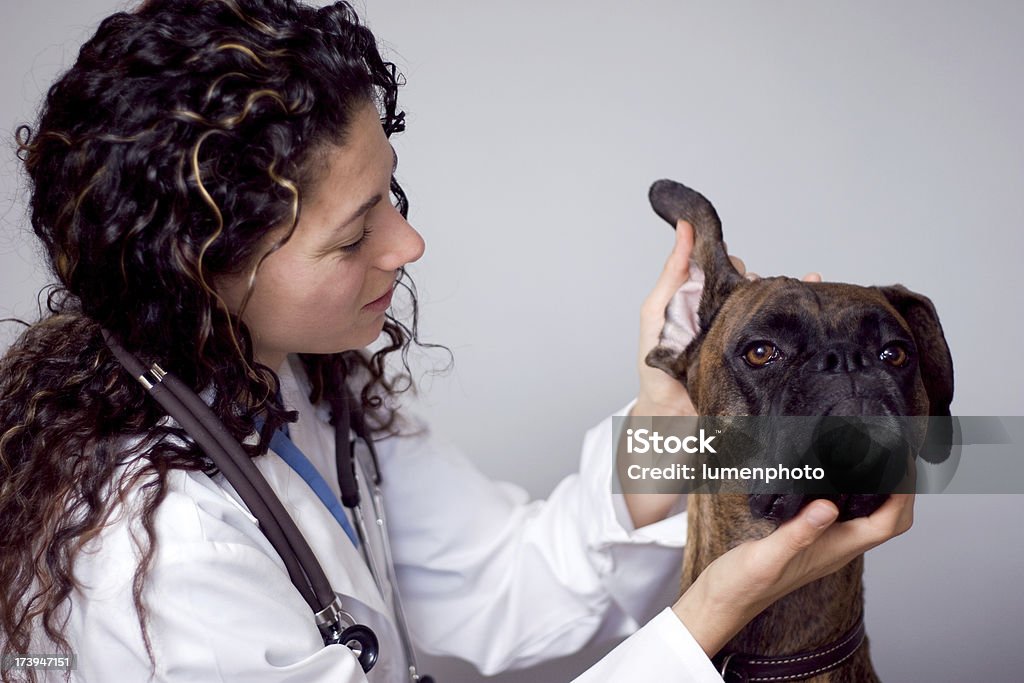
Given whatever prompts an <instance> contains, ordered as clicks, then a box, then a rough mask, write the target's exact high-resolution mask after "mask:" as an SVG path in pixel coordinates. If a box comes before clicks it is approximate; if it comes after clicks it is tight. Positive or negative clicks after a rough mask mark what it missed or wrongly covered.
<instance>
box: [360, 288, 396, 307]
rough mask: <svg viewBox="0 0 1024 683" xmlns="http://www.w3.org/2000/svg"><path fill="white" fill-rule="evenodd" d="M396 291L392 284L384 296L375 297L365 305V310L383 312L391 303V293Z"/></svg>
mask: <svg viewBox="0 0 1024 683" xmlns="http://www.w3.org/2000/svg"><path fill="white" fill-rule="evenodd" d="M394 292H395V286H394V285H392V286H391V287H389V288H388V291H386V292H384V294H383V296H381V297H380V298H377V299H374V300H373V301H371V302H370V303H368V304H366V305H365V306H363V310H365V311H373V312H374V313H383V312H384V311H386V310H388V306H390V305H391V295H392V294H394Z"/></svg>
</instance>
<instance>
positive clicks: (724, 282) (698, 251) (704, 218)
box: [645, 180, 744, 395]
mask: <svg viewBox="0 0 1024 683" xmlns="http://www.w3.org/2000/svg"><path fill="white" fill-rule="evenodd" d="M648 197H649V199H650V202H651V206H652V207H653V208H654V212H655V213H656V214H658V215H659V216H661V217H662V218H663V219H665V221H666V222H668V224H669V225H671V226H672V228H673V229H675V227H676V221H677V220H679V219H682V220H685V221H687V222H688V223H689V224H690V225H692V226H693V238H694V245H693V260H694V261H695V262H696V263H697V265H698V266H699V267H700V269H701V270H702V271H703V273H704V287H703V291H702V293H701V297H700V302H699V304H698V306H697V320H696V321H691V320H688V319H687V316H688V314H689V312H690V311H691V310H692V308H691V307H692V305H693V303H692V300H690V301H687V294H688V293H689V292H687V291H684V290H685V289H686V286H685V285H684V289H681V290H680V291H679V292H677V293H676V295H675V296H673V297H672V300H671V301H670V302H669V304H668V307H667V308H666V309H665V327H664V328H663V329H662V332H661V337H660V338H659V339H658V345H657V346H655V347H654V348H653V349H651V352H650V353H648V354H647V358H646V359H645V362H646V363H647V364H648V365H650V366H651V367H655V368H660V369H662V370H664V371H665V372H667V373H668V374H669V375H671V376H672V377H675V378H676V379H678V380H679V381H680V382H682V383H683V384H684V385H685V386H686V388H687V390H688V391H689V392H690V394H691V395H694V393H695V388H694V387H692V386H690V382H689V381H688V376H689V374H690V373H689V370H690V366H691V365H693V363H695V362H696V360H697V357H698V355H699V353H700V346H701V343H702V342H703V340H704V334H705V333H706V332H707V330H708V329H710V327H711V323H712V322H713V321H714V319H715V315H717V313H718V310H719V309H720V308H721V307H722V304H724V303H725V300H726V299H728V298H729V295H730V294H731V293H732V291H733V289H735V288H736V286H737V285H739V284H740V283H742V282H743V281H744V278H743V276H742V275H740V274H739V273H738V272H737V271H736V269H735V268H734V267H733V265H732V262H731V261H730V260H729V256H728V254H726V252H725V245H724V244H722V222H721V220H719V218H718V213H717V212H716V211H715V207H714V206H712V205H711V202H709V201H708V200H707V198H705V197H704V196H703V195H702V194H700V193H699V192H697V191H696V190H692V189H690V188H688V187H686V186H685V185H681V184H680V183H677V182H675V181H672V180H659V181H657V182H656V183H654V184H653V185H651V190H650V193H649V195H648ZM691 340H692V341H691Z"/></svg>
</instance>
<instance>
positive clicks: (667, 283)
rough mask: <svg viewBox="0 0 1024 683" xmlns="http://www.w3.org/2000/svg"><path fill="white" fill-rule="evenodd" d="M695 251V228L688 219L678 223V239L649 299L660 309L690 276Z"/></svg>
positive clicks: (663, 307) (662, 309) (661, 309)
mask: <svg viewBox="0 0 1024 683" xmlns="http://www.w3.org/2000/svg"><path fill="white" fill-rule="evenodd" d="M692 252H693V228H692V227H691V226H690V224H689V223H687V222H686V221H683V220H680V221H678V222H677V223H676V241H675V245H674V246H673V247H672V253H670V254H669V255H668V259H666V261H665V267H664V268H662V270H661V275H659V276H658V281H657V282H656V283H655V284H654V289H653V290H651V294H650V296H648V297H647V300H648V301H649V302H650V303H651V305H652V306H653V307H654V308H656V309H658V310H659V311H664V310H665V306H666V305H668V302H669V299H671V298H672V295H673V294H675V293H676V291H677V290H678V289H679V288H680V287H682V286H683V283H684V282H686V281H687V280H688V279H689V277H690V254H691V253H692Z"/></svg>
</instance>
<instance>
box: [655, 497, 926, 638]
mask: <svg viewBox="0 0 1024 683" xmlns="http://www.w3.org/2000/svg"><path fill="white" fill-rule="evenodd" d="M838 516H839V510H838V509H837V508H836V506H835V505H834V504H833V503H831V502H829V501H827V500H816V501H814V502H812V503H810V504H809V505H808V506H807V507H805V508H804V509H803V510H801V511H800V514H798V515H797V516H796V517H794V518H793V519H791V520H789V521H788V522H786V523H785V524H782V525H780V526H779V528H778V529H776V530H775V531H773V532H772V533H771V534H769V535H768V536H766V537H765V538H762V539H759V540H756V541H748V542H746V543H743V544H741V545H739V546H737V547H735V548H733V549H732V550H730V551H729V552H727V553H726V554H724V555H722V556H721V557H719V558H717V559H716V560H715V561H714V562H712V563H711V564H710V565H708V567H707V568H706V569H705V570H704V571H703V572H702V573H701V575H700V576H698V577H697V580H696V581H695V582H694V583H693V585H691V586H690V588H689V589H688V590H687V591H686V592H685V593H683V596H682V597H681V598H679V600H678V601H677V602H676V604H675V605H673V607H672V609H673V610H674V611H675V613H676V615H677V616H678V617H679V618H680V619H681V620H682V622H683V624H684V625H685V626H686V628H687V630H689V631H690V633H691V634H692V635H693V637H694V638H695V639H696V641H697V642H698V643H699V644H700V646H701V647H702V648H703V649H704V652H706V653H707V655H708V656H709V657H713V656H714V655H715V654H716V653H717V652H718V651H719V650H720V649H722V647H723V646H724V645H725V644H726V643H727V642H729V640H730V639H731V638H732V637H733V636H734V635H736V634H737V633H738V632H739V631H740V629H742V628H743V626H744V625H746V624H747V623H748V622H749V621H750V620H751V619H753V618H754V617H756V616H757V615H758V614H759V613H760V612H761V611H762V610H763V609H764V608H765V607H767V606H768V605H770V604H772V603H773V602H775V601H776V600H778V599H779V598H781V597H782V596H784V595H786V594H788V593H790V592H792V591H794V590H796V589H797V588H800V587H801V586H803V585H806V584H808V583H810V582H811V581H814V580H815V579H819V578H821V577H823V576H826V575H828V574H831V573H832V572H834V571H836V570H838V569H839V568H840V567H842V566H843V565H845V564H846V563H847V562H849V561H850V560H852V559H853V558H855V557H856V556H857V555H860V554H861V553H864V552H866V551H867V550H869V549H871V548H874V547H875V546H877V545H879V544H880V543H883V542H885V541H887V540H889V539H890V538H893V537H895V536H899V535H900V534H902V533H903V532H905V531H906V530H907V529H909V528H910V526H911V524H913V522H914V494H912V493H910V494H892V495H890V496H889V500H887V501H886V502H885V504H884V505H882V507H880V508H878V510H876V511H875V512H874V513H872V514H871V515H869V516H868V517H859V518H857V519H853V520H850V521H848V522H843V523H842V524H834V522H835V520H836V518H837V517H838Z"/></svg>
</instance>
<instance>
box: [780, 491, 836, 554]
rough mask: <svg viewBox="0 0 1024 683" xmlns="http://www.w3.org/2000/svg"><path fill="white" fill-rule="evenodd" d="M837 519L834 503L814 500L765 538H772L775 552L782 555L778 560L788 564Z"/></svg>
mask: <svg viewBox="0 0 1024 683" xmlns="http://www.w3.org/2000/svg"><path fill="white" fill-rule="evenodd" d="M838 517H839V508H837V507H836V506H835V503H832V502H831V501H828V500H824V499H819V500H815V501H813V502H811V503H810V504H809V505H807V506H806V507H805V508H804V509H803V510H801V511H800V513H799V514H798V515H797V516H796V517H794V518H793V519H791V520H789V521H788V522H786V523H785V524H783V525H781V526H780V527H779V528H778V529H776V530H775V531H774V532H773V533H772V534H770V535H769V536H768V537H767V538H774V540H775V541H776V542H777V546H776V548H777V552H779V553H781V554H782V557H779V559H780V560H781V561H782V562H788V561H789V559H790V558H791V557H793V556H795V555H797V554H798V553H800V552H801V551H803V550H805V549H807V548H808V547H809V546H810V545H811V544H812V543H814V541H816V540H817V539H818V538H819V537H820V536H821V535H822V534H823V533H825V530H826V529H828V528H829V527H830V526H831V525H832V524H833V523H834V522H835V521H836V518H838Z"/></svg>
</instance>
